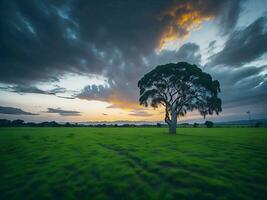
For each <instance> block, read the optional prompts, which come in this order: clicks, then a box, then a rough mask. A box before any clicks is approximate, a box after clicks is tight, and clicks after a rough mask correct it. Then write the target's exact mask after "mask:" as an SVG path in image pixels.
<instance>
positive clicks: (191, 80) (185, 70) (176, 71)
mask: <svg viewBox="0 0 267 200" xmlns="http://www.w3.org/2000/svg"><path fill="white" fill-rule="evenodd" d="M138 87H139V89H140V98H139V102H140V104H141V105H144V106H148V105H149V104H150V105H151V106H152V107H154V108H157V107H159V106H163V107H164V108H165V122H166V123H167V124H168V126H169V132H170V133H173V134H175V133H176V126H177V117H179V116H185V115H186V114H187V111H193V110H198V111H199V113H200V114H201V115H202V116H204V118H205V116H206V115H208V114H210V115H212V114H213V113H214V112H215V113H216V114H217V115H218V114H219V112H221V110H222V108H221V99H220V98H218V93H219V92H220V84H219V82H218V81H217V80H212V77H211V76H210V75H209V74H207V73H205V72H203V71H202V70H201V69H200V68H198V67H197V66H196V65H191V64H188V63H186V62H179V63H176V64H174V63H170V64H166V65H160V66H157V67H156V68H155V69H154V70H152V71H150V72H149V73H147V74H145V75H144V77H143V78H142V79H141V80H140V81H138Z"/></svg>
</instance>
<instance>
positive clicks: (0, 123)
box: [0, 119, 267, 128]
mask: <svg viewBox="0 0 267 200" xmlns="http://www.w3.org/2000/svg"><path fill="white" fill-rule="evenodd" d="M0 127H158V128H162V127H165V128H166V127H168V126H167V124H164V123H155V124H139V125H137V124H120V125H119V124H116V123H114V124H105V123H103V124H89V125H88V124H78V123H70V122H66V123H57V122H56V121H50V122H40V123H35V122H25V121H23V120H21V119H16V120H13V121H11V120H8V119H0ZM177 127H178V128H203V127H207V128H212V127H267V123H262V122H256V123H255V124H253V125H250V124H247V125H240V124H215V123H213V122H212V121H206V122H205V123H203V124H201V123H192V124H191V123H180V124H177Z"/></svg>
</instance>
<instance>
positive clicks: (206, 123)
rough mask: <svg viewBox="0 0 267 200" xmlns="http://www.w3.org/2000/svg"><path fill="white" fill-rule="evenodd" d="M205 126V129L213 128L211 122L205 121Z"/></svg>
mask: <svg viewBox="0 0 267 200" xmlns="http://www.w3.org/2000/svg"><path fill="white" fill-rule="evenodd" d="M205 126H206V127H207V128H212V127H213V122H211V121H206V122H205Z"/></svg>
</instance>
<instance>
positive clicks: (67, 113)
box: [46, 108, 81, 116]
mask: <svg viewBox="0 0 267 200" xmlns="http://www.w3.org/2000/svg"><path fill="white" fill-rule="evenodd" d="M46 112H47V113H56V114H59V115H60V116H80V115H81V112H78V111H73V110H62V109H61V108H47V111H46Z"/></svg>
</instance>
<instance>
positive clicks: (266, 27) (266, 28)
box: [209, 15, 267, 67]
mask: <svg viewBox="0 0 267 200" xmlns="http://www.w3.org/2000/svg"><path fill="white" fill-rule="evenodd" d="M266 44H267V16H266V15H265V16H263V17H260V18H259V19H257V20H256V21H254V22H253V23H252V24H250V25H249V26H248V27H246V28H244V29H242V30H238V31H235V32H233V33H232V34H231V35H230V36H229V38H228V40H227V41H226V43H225V46H224V48H223V50H222V51H220V52H218V53H217V54H215V55H213V56H212V57H211V63H210V64H209V65H210V66H214V65H226V66H235V67H240V66H242V65H243V64H245V63H249V62H251V61H254V60H255V59H257V58H259V57H261V56H262V55H263V54H264V53H266V52H267V45H266Z"/></svg>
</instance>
